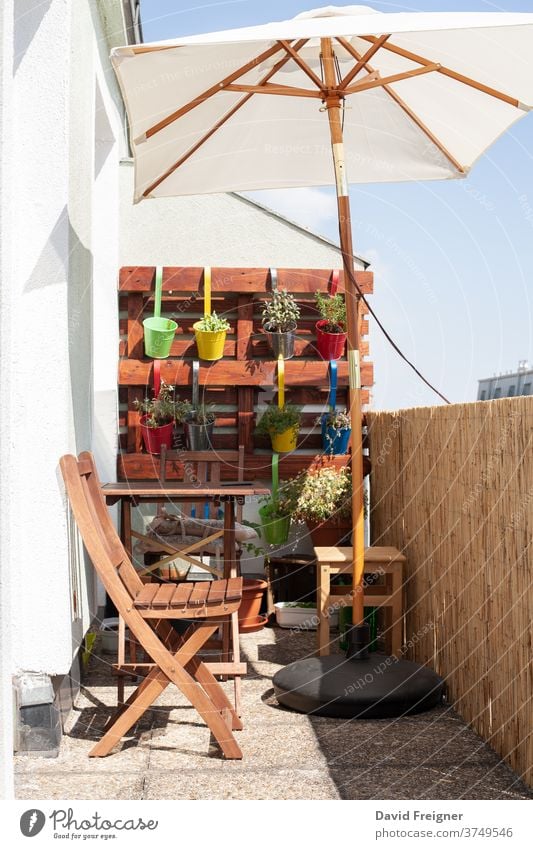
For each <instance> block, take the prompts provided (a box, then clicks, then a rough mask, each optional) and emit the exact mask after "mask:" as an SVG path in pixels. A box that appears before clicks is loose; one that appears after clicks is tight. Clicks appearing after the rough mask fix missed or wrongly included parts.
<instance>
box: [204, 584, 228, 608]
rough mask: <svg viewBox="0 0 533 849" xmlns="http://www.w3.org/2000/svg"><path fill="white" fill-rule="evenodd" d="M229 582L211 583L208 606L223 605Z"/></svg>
mask: <svg viewBox="0 0 533 849" xmlns="http://www.w3.org/2000/svg"><path fill="white" fill-rule="evenodd" d="M227 585H228V582H227V581H225V580H221V581H211V585H210V587H209V595H208V596H207V603H208V604H222V602H223V601H224V599H225V598H226V587H227Z"/></svg>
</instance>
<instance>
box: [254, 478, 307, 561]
mask: <svg viewBox="0 0 533 849" xmlns="http://www.w3.org/2000/svg"><path fill="white" fill-rule="evenodd" d="M298 483H299V482H298V481H297V479H296V478H294V479H292V480H290V481H286V482H285V483H282V484H281V485H280V487H279V489H278V490H277V492H274V491H273V492H272V495H269V496H264V497H263V498H261V499H260V500H259V503H260V504H261V505H262V506H261V507H260V508H259V516H260V517H261V532H262V534H263V536H264V538H265V540H266V542H267V543H268V544H269V545H283V543H285V542H287V539H288V538H289V530H290V526H291V518H292V513H293V512H294V508H295V506H296V500H297V497H298Z"/></svg>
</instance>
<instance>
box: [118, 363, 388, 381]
mask: <svg viewBox="0 0 533 849" xmlns="http://www.w3.org/2000/svg"><path fill="white" fill-rule="evenodd" d="M151 368H152V363H151V361H150V362H149V361H144V360H130V359H127V360H122V361H121V362H120V364H119V384H120V385H121V386H146V385H147V384H148V382H149V379H150V373H151ZM191 371H192V367H191V365H190V363H188V362H184V361H182V360H179V361H175V360H162V361H161V377H162V379H163V380H165V381H166V382H167V383H170V384H171V385H173V386H188V385H189V384H190V381H191ZM338 379H339V383H340V384H341V385H342V384H344V385H346V384H347V382H348V363H347V362H345V361H339V363H338ZM327 380H328V363H326V362H324V361H320V362H317V361H305V362H301V361H300V362H299V361H297V360H296V361H295V360H288V361H287V362H286V364H285V384H286V386H288V387H290V386H306V385H307V386H317V385H318V384H324V383H326V384H327ZM361 380H362V383H363V386H372V385H373V382H374V378H373V365H372V363H368V362H367V363H365V362H363V364H362V366H361ZM275 382H276V363H275V361H271V362H264V361H257V360H252V361H247V362H246V365H245V366H244V367H243V363H242V362H236V361H233V362H232V361H231V360H219V361H218V362H215V363H213V364H212V365H211V366H203V365H200V384H201V385H202V386H204V385H208V386H209V385H213V384H215V383H216V384H218V385H219V386H220V385H224V384H226V385H230V386H274V384H275Z"/></svg>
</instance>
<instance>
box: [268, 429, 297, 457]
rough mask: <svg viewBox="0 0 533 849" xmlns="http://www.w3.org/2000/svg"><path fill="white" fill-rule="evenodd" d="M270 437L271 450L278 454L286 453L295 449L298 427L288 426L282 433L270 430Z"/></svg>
mask: <svg viewBox="0 0 533 849" xmlns="http://www.w3.org/2000/svg"><path fill="white" fill-rule="evenodd" d="M270 439H271V440H272V448H273V450H274V451H276V452H277V453H278V454H286V453H287V452H288V451H295V450H296V443H297V440H298V428H297V427H290V428H288V430H284V431H283V433H272V431H271V432H270Z"/></svg>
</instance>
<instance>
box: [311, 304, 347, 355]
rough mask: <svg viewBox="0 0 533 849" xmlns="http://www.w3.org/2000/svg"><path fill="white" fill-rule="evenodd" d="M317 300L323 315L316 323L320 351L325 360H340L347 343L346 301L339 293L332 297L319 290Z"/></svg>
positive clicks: (318, 307)
mask: <svg viewBox="0 0 533 849" xmlns="http://www.w3.org/2000/svg"><path fill="white" fill-rule="evenodd" d="M315 300H316V308H317V310H318V312H319V313H320V315H321V316H322V318H321V319H320V321H317V323H316V325H315V327H316V346H317V348H318V353H319V354H320V356H321V357H322V359H323V360H328V361H329V360H338V359H339V358H340V357H342V355H343V353H344V345H345V343H346V303H345V301H344V298H343V296H342V295H341V294H339V293H337V294H336V295H334V296H333V298H330V297H329V295H323V294H322V293H321V292H317V293H316V296H315Z"/></svg>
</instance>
